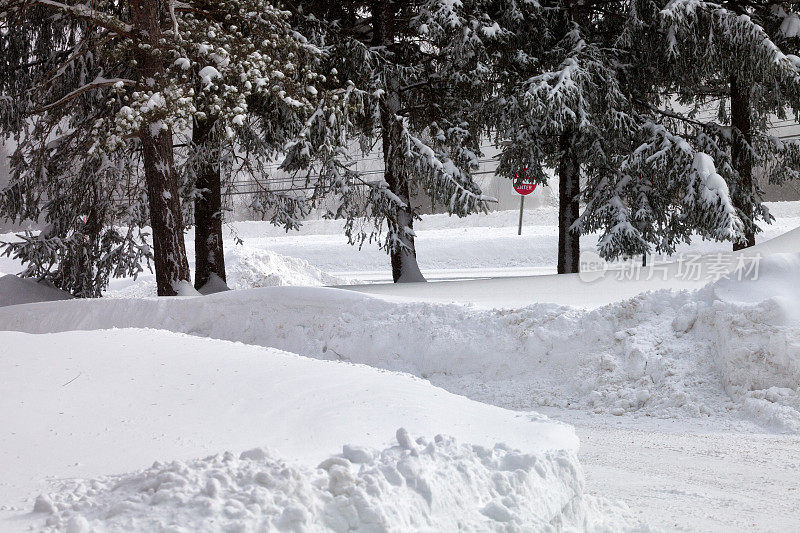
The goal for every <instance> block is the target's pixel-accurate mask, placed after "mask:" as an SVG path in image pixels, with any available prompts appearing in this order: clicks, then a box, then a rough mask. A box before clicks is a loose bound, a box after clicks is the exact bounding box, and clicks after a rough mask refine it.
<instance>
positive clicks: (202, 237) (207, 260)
mask: <svg viewBox="0 0 800 533" xmlns="http://www.w3.org/2000/svg"><path fill="white" fill-rule="evenodd" d="M192 143H193V144H194V145H195V146H196V147H197V148H198V149H199V150H201V152H202V153H203V154H204V155H205V157H204V158H203V159H202V161H201V163H200V164H199V166H198V168H197V181H196V183H195V188H196V189H197V196H195V200H194V258H195V270H194V287H195V288H196V289H197V290H200V289H202V288H203V286H204V285H205V284H206V283H208V280H209V279H210V278H211V276H212V274H213V275H216V276H217V277H218V278H219V279H221V280H222V281H223V282H224V281H226V277H225V249H224V246H223V243H222V180H221V176H220V165H219V143H218V142H217V139H216V135H215V129H214V121H213V120H197V119H195V121H194V127H193V128H192ZM210 289H213V291H212V290H210ZM220 289H223V290H224V288H223V287H217V286H214V287H211V286H209V287H206V289H205V290H203V291H201V292H203V293H204V294H207V293H209V292H216V291H218V290H220Z"/></svg>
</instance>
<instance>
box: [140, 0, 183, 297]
mask: <svg viewBox="0 0 800 533" xmlns="http://www.w3.org/2000/svg"><path fill="white" fill-rule="evenodd" d="M158 10H159V1H158V0H131V12H132V18H133V27H134V31H135V32H136V33H137V34H138V35H139V37H140V38H141V40H142V41H144V42H146V43H148V44H150V45H151V46H152V47H153V48H156V45H157V43H158V40H159V39H160V37H161V29H160V27H159V25H158ZM136 59H137V62H138V75H139V79H140V80H145V81H146V80H148V79H151V78H155V77H156V76H157V75H159V74H161V73H162V72H163V65H162V64H161V60H160V59H159V58H158V57H157V56H155V55H153V54H151V53H149V52H148V51H147V50H143V49H142V48H140V49H139V53H138V54H137V58H136ZM139 138H140V139H141V142H142V160H143V164H144V175H145V181H146V183H147V199H148V202H149V206H150V226H151V228H152V231H153V256H154V262H155V269H156V285H157V287H158V295H159V296H174V295H176V294H178V290H179V286H180V283H181V282H186V283H190V279H191V278H190V272H189V262H188V260H187V259H186V247H185V245H184V241H183V221H182V218H181V206H180V199H179V197H178V182H177V177H176V174H175V161H174V155H173V152H172V132H171V131H169V130H167V131H164V130H162V129H161V128H158V127H155V126H154V125H153V124H143V125H142V129H141V130H140V131H139Z"/></svg>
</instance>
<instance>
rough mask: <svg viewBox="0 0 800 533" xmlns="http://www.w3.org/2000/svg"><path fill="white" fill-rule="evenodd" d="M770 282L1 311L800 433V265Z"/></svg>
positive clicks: (277, 293)
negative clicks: (495, 306)
mask: <svg viewBox="0 0 800 533" xmlns="http://www.w3.org/2000/svg"><path fill="white" fill-rule="evenodd" d="M760 272H761V276H762V277H761V278H760V279H758V280H752V281H743V282H739V281H734V280H732V281H727V280H721V281H720V282H717V283H716V284H712V285H709V286H707V287H705V288H703V289H701V290H697V291H677V292H676V291H667V290H662V291H656V292H649V293H644V294H641V295H639V296H636V297H634V298H631V299H629V300H626V301H623V302H618V303H614V304H609V305H606V306H603V307H599V308H596V309H592V310H584V309H576V308H571V307H565V306H560V305H555V304H537V305H533V306H529V307H526V308H522V309H502V310H482V309H477V308H474V307H469V306H463V305H442V304H431V303H421V302H393V301H386V300H382V299H379V298H374V297H368V296H365V295H361V294H357V293H352V292H349V291H343V290H336V289H323V288H318V289H314V288H292V287H283V288H281V287H276V288H271V289H258V290H251V291H240V292H238V293H236V294H232V293H228V294H219V295H215V296H211V297H206V298H203V299H190V300H183V301H172V300H168V299H165V300H159V301H129V302H119V301H116V302H115V301H105V302H100V301H97V302H65V303H58V304H49V305H51V306H52V307H49V308H48V310H43V309H41V307H37V308H36V309H35V310H34V309H25V308H21V309H16V310H15V312H14V313H3V312H2V311H0V327H4V328H9V329H20V330H23V331H31V332H48V331H61V330H70V329H100V328H110V327H131V326H133V327H160V328H165V329H170V330H172V331H179V332H185V333H191V334H193V335H199V336H205V337H212V338H221V339H227V340H233V341H240V342H245V343H248V344H256V345H262V346H271V347H276V348H280V349H284V350H287V351H290V352H293V353H298V354H302V355H305V356H309V357H314V358H321V359H338V360H345V361H352V362H357V363H364V364H367V365H370V366H373V367H377V368H383V369H389V370H397V371H402V372H408V373H411V374H414V375H416V376H420V377H423V378H425V379H428V380H429V381H431V382H432V383H433V384H435V385H438V386H441V387H443V388H445V389H447V390H449V391H452V392H455V393H457V394H462V395H466V396H468V397H470V398H473V399H476V400H479V401H482V402H487V403H490V404H493V405H498V406H502V407H506V408H513V409H531V408H535V407H537V406H555V407H562V408H571V409H582V410H589V411H594V412H598V413H611V414H616V415H622V414H626V413H627V414H634V415H637V416H638V415H647V416H654V417H670V418H671V417H686V416H690V417H702V416H709V415H715V416H723V417H725V416H734V417H740V416H747V417H750V418H753V419H755V420H756V421H757V422H759V423H762V424H764V425H766V426H768V427H770V428H773V429H776V430H779V431H788V432H796V431H800V393H798V391H800V366H799V363H798V360H799V358H800V328H798V321H797V320H796V319H795V318H793V316H794V315H793V314H792V313H790V312H788V311H787V307H786V305H785V302H784V303H783V304H782V303H781V298H780V296H781V295H784V296H788V301H794V302H796V301H797V297H793V295H787V294H786V289H785V287H789V286H792V285H793V284H794V283H795V281H794V280H795V279H796V278H797V277H798V276H800V259H798V257H797V256H791V257H787V256H782V255H778V256H774V257H770V258H765V259H763V260H762V263H761V270H760ZM526 282H527V280H525V279H520V280H518V283H520V284H525V283H526ZM737 284H738V285H737ZM734 287H738V290H734ZM737 291H738V292H737ZM734 293H736V294H749V295H751V296H752V297H754V298H756V299H757V300H758V303H743V302H742V301H741V299H734V298H733V296H732V295H733V294H734ZM770 295H773V296H770ZM798 296H800V295H798Z"/></svg>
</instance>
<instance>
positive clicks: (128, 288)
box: [105, 246, 352, 298]
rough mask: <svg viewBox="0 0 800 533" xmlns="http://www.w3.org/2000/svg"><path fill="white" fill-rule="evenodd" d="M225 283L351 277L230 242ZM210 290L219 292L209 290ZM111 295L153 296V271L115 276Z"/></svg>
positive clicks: (335, 281)
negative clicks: (122, 277) (136, 275)
mask: <svg viewBox="0 0 800 533" xmlns="http://www.w3.org/2000/svg"><path fill="white" fill-rule="evenodd" d="M225 267H226V275H227V278H228V283H227V285H228V287H229V288H231V289H252V288H257V287H279V286H284V285H297V286H308V287H321V286H325V285H348V284H350V283H352V282H351V281H348V280H345V279H343V278H338V277H336V276H331V275H329V274H327V273H325V272H323V271H322V270H320V269H318V268H317V267H315V266H313V265H311V264H310V263H309V262H308V261H305V260H303V259H297V258H295V257H289V256H284V255H280V254H277V253H275V252H273V251H271V250H263V249H259V248H252V247H248V246H230V247H229V248H228V250H227V251H226V252H225ZM210 292H219V291H218V290H212V291H210ZM105 295H106V297H110V298H141V297H150V296H156V282H155V277H154V276H153V275H147V274H145V275H142V276H140V277H139V278H138V279H137V280H132V279H129V280H114V281H112V283H111V287H110V288H109V290H108V291H107V292H106V294H105Z"/></svg>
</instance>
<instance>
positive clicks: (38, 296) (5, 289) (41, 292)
mask: <svg viewBox="0 0 800 533" xmlns="http://www.w3.org/2000/svg"><path fill="white" fill-rule="evenodd" d="M70 298H72V295H71V294H69V293H68V292H64V291H62V290H60V289H56V288H55V287H51V286H49V285H47V284H45V283H39V282H37V281H36V280H33V279H30V278H20V277H17V276H14V275H12V274H6V275H2V274H0V307H5V306H7V305H17V304H28V303H34V302H50V301H53V300H69V299H70Z"/></svg>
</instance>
